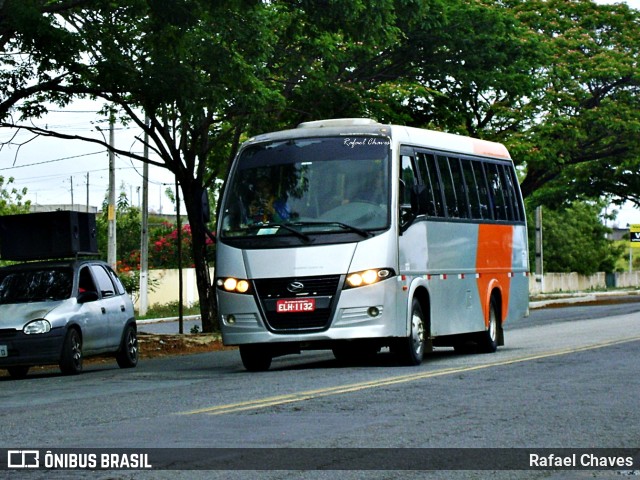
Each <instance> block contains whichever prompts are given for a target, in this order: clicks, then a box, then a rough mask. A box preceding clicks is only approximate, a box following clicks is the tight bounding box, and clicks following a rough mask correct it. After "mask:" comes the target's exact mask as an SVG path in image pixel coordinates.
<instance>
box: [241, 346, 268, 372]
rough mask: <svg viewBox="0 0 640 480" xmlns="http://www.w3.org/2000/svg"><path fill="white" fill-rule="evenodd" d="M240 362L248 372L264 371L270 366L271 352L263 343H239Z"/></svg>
mask: <svg viewBox="0 0 640 480" xmlns="http://www.w3.org/2000/svg"><path fill="white" fill-rule="evenodd" d="M240 358H241V359H242V364H243V365H244V368H246V369H247V370H248V371H250V372H265V371H267V370H269V367H270V366H271V360H272V359H273V357H272V354H271V352H270V351H269V349H268V348H267V347H266V346H264V345H240Z"/></svg>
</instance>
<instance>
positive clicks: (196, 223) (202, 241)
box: [180, 180, 220, 333]
mask: <svg viewBox="0 0 640 480" xmlns="http://www.w3.org/2000/svg"><path fill="white" fill-rule="evenodd" d="M180 185H181V187H182V194H183V198H184V202H185V206H186V208H187V217H188V218H189V224H190V226H191V238H192V247H193V261H194V266H195V271H196V285H197V288H198V297H199V300H200V316H201V318H202V331H203V332H207V333H211V332H216V331H219V330H220V325H219V322H218V312H217V310H218V309H217V302H216V294H215V293H216V292H215V286H214V285H212V281H211V278H210V274H209V261H210V260H211V263H212V264H213V263H214V259H208V258H207V238H208V235H207V231H206V225H205V223H204V221H203V210H202V192H203V191H204V189H203V188H202V186H201V185H200V183H199V182H198V181H197V180H191V182H189V183H187V182H185V183H182V182H181V184H180Z"/></svg>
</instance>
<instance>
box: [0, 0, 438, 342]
mask: <svg viewBox="0 0 640 480" xmlns="http://www.w3.org/2000/svg"><path fill="white" fill-rule="evenodd" d="M433 3H439V2H433ZM42 5H47V6H52V5H56V6H58V7H60V10H59V11H58V12H57V13H56V14H55V15H51V12H50V11H45V8H44V7H43V6H42ZM407 5H411V6H412V7H413V8H411V9H407V8H404V7H406V6H407ZM419 5H420V4H414V2H412V1H411V0H405V1H401V0H398V1H397V2H393V1H390V0H388V1H382V2H381V1H377V2H376V1H373V0H370V1H364V0H361V1H357V2H352V4H348V5H343V4H342V3H340V2H336V1H327V2H322V3H317V2H312V1H304V0H302V1H291V2H259V1H250V0H246V1H242V0H236V1H231V2H224V5H222V4H219V3H217V2H208V1H205V0H178V1H171V2H165V1H161V0H156V1H150V2H146V1H143V0H127V1H121V2H117V4H116V3H114V2H111V1H109V0H96V1H94V2H91V3H90V4H88V3H85V2H79V3H76V4H75V7H69V8H65V9H62V7H63V6H65V7H68V6H69V4H67V3H65V2H62V1H59V2H56V1H55V0H54V1H52V2H45V3H43V4H41V3H39V2H35V1H34V2H30V3H28V7H29V13H30V14H31V15H34V16H38V15H40V17H41V18H40V17H39V18H38V20H39V21H40V22H42V23H43V29H44V30H46V31H48V32H49V36H50V39H51V38H53V37H54V36H56V35H59V36H60V38H63V39H64V41H65V43H66V44H67V47H68V49H69V51H70V52H73V54H69V55H68V57H67V58H63V57H60V58H59V59H58V62H57V63H56V62H45V61H44V56H45V54H46V53H47V48H46V47H44V46H42V45H41V44H39V43H37V44H36V43H34V44H31V43H27V42H24V41H22V36H21V35H22V32H24V31H25V30H28V25H27V24H26V23H25V22H23V23H19V24H18V27H17V28H16V29H15V32H14V40H13V42H14V43H13V44H12V45H10V46H11V47H12V48H13V49H14V50H15V49H18V48H19V49H20V50H21V51H24V52H25V54H27V56H28V57H29V54H30V57H29V58H30V60H31V61H33V62H34V63H33V65H38V64H39V63H41V64H42V65H44V67H45V73H46V75H45V77H46V78H44V79H43V81H42V82H41V83H38V84H37V85H38V86H39V87H38V89H37V91H36V92H35V93H34V92H31V91H29V90H28V89H26V88H24V87H22V88H21V89H18V90H20V92H21V95H22V96H20V95H14V96H12V99H13V98H20V99H26V98H29V99H33V101H32V102H31V103H30V104H29V102H26V101H23V103H21V104H17V103H14V105H13V106H14V107H15V106H16V105H17V108H18V111H20V112H21V113H22V115H23V117H25V118H26V117H29V116H37V115H38V114H41V113H42V112H43V111H44V109H45V107H44V106H43V104H42V101H43V100H49V101H51V100H55V101H58V102H66V101H69V99H70V98H72V97H74V96H82V95H85V96H93V97H95V98H100V99H103V100H105V101H106V102H108V103H107V106H106V107H105V111H104V113H105V114H107V113H109V114H113V113H114V112H113V109H114V108H117V109H119V110H118V111H117V112H115V113H117V114H119V115H121V116H122V120H124V121H128V122H132V123H134V124H136V125H137V126H138V127H140V128H141V129H142V130H144V131H145V132H146V133H147V134H148V135H149V139H150V141H149V148H150V149H151V151H152V152H154V154H155V159H150V160H147V159H144V158H142V157H141V156H139V155H136V154H135V153H131V152H128V151H119V150H116V153H118V154H120V155H124V156H129V157H133V158H137V159H138V160H141V161H148V162H149V163H153V164H156V165H159V166H162V167H165V168H167V169H169V170H170V171H171V172H173V174H174V175H175V176H176V180H177V181H178V183H179V184H180V188H181V190H182V194H183V198H184V199H185V205H186V207H187V215H188V218H189V223H190V225H191V229H192V233H193V240H194V241H193V255H194V261H195V264H196V271H197V286H198V292H199V296H200V305H201V309H202V312H201V313H202V322H203V330H205V331H210V330H211V329H213V328H214V327H215V325H214V318H213V315H212V314H213V312H214V311H215V305H214V300H215V296H214V295H213V291H212V290H211V280H210V279H209V276H208V272H209V270H208V268H207V257H206V238H207V233H206V228H205V225H204V223H203V221H202V204H201V198H202V196H203V191H204V189H205V188H206V187H208V186H210V185H212V184H213V182H214V180H215V178H217V177H221V176H222V175H223V173H224V172H225V171H226V169H227V165H228V163H229V160H230V159H231V158H232V156H233V154H234V153H235V151H236V149H237V147H238V144H239V142H240V140H241V138H242V136H243V135H245V134H249V133H252V132H255V131H257V130H260V129H263V128H265V126H266V125H272V126H273V125H277V124H280V125H283V124H289V125H290V124H291V123H290V122H291V119H292V118H296V119H298V118H300V117H301V116H302V117H304V116H305V115H316V114H322V115H323V116H332V115H333V114H335V113H339V110H338V109H337V108H335V105H350V106H352V107H350V108H343V109H342V110H343V111H345V112H347V111H349V112H355V111H356V110H361V109H360V108H357V105H358V104H359V102H358V100H359V98H360V97H359V95H358V92H361V91H362V89H361V87H359V86H358V81H360V80H362V79H363V78H364V76H365V75H369V76H371V75H373V74H375V73H376V71H375V68H376V64H377V60H382V59H383V58H384V57H385V55H386V54H387V51H388V50H389V49H390V48H391V47H392V45H393V44H394V42H396V41H398V40H400V39H401V36H402V32H401V30H400V29H399V27H398V24H399V23H400V18H399V17H401V18H402V22H406V23H407V24H411V23H413V22H416V21H425V20H426V17H421V16H420V15H418V16H417V18H413V15H414V13H415V12H418V13H419V9H417V8H416V7H418V6H419ZM331 6H334V7H337V6H339V7H340V8H339V9H336V10H332V9H331V8H327V7H331ZM5 7H6V8H8V9H10V10H11V11H10V13H11V14H12V15H10V16H17V14H16V12H18V11H19V10H20V8H19V7H18V6H16V4H15V3H13V2H11V3H9V4H7V5H5ZM401 7H402V8H401ZM334 11H335V12H337V11H339V12H340V14H337V13H336V14H335V18H334V19H333V20H335V22H333V21H329V20H322V19H323V18H324V15H325V14H326V13H327V12H334ZM380 52H383V53H382V54H381V53H380ZM359 58H363V59H365V60H366V61H367V64H366V66H365V67H362V68H360V69H357V68H356V67H357V66H358V65H359V64H358V59H359ZM381 65H382V67H381V68H382V69H384V68H386V67H387V64H386V62H382V63H381ZM355 70H358V71H359V72H361V73H360V74H359V75H355V74H353V71H355ZM53 72H55V75H54V73H53ZM16 75H17V76H20V75H19V73H16ZM38 75H40V74H35V73H34V71H33V69H31V70H25V72H24V74H23V75H22V76H21V77H20V79H21V80H24V83H25V84H26V83H27V81H26V80H33V79H37V80H40V77H39V76H38ZM377 75H379V73H378V74H377ZM373 76H374V77H375V75H373ZM372 78H373V77H372ZM25 79H26V80H25ZM51 79H53V80H55V81H54V82H53V83H46V82H45V81H44V80H51ZM333 80H335V81H333ZM332 85H335V89H334V90H335V91H333V90H332V89H331V88H330V87H331V86H332ZM325 86H326V87H327V88H329V90H331V92H330V93H328V94H326V95H318V92H321V91H322V90H323V89H324V88H325ZM41 92H46V94H47V96H44V95H42V96H39V95H38V94H39V93H41ZM311 99H314V101H313V102H310V100H311ZM328 100H331V102H328ZM307 104H309V105H312V106H314V108H310V109H307V110H306V112H305V114H300V112H299V108H300V107H299V106H303V105H304V106H306V105H307ZM5 105H9V101H7V102H6V103H5ZM330 105H333V106H334V107H331V106H330ZM0 113H1V112H0ZM145 117H147V118H148V119H149V121H148V122H147V121H145ZM278 117H280V118H281V120H279V121H276V122H273V121H272V120H271V119H272V118H276V119H277V118H278ZM2 125H3V126H15V125H16V123H15V122H10V121H9V122H5V123H3V124H2ZM21 128H26V129H28V130H31V131H32V132H34V133H36V134H40V135H55V136H58V137H61V138H70V139H81V138H80V137H76V136H70V135H63V134H60V133H59V132H51V131H49V130H46V129H40V128H37V127H32V126H30V125H25V124H22V125H21ZM84 140H86V141H92V142H94V143H99V144H101V145H104V146H105V147H107V148H108V145H105V142H102V141H100V140H95V139H88V138H84Z"/></svg>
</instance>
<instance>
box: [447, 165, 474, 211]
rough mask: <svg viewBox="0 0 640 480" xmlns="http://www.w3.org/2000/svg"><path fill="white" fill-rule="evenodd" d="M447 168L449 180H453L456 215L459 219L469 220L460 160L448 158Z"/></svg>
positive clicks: (467, 201)
mask: <svg viewBox="0 0 640 480" xmlns="http://www.w3.org/2000/svg"><path fill="white" fill-rule="evenodd" d="M449 168H450V169H451V178H452V179H453V187H454V189H455V194H456V202H457V206H458V208H457V209H458V214H459V216H460V218H470V215H469V200H468V199H467V189H466V186H465V181H464V176H463V174H462V169H461V166H460V160H459V159H458V158H455V157H449Z"/></svg>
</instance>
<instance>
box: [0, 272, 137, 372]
mask: <svg viewBox="0 0 640 480" xmlns="http://www.w3.org/2000/svg"><path fill="white" fill-rule="evenodd" d="M103 354H113V355H115V358H116V360H117V362H118V365H119V366H120V367H121V368H131V367H135V366H136V365H137V363H138V339H137V332H136V323H135V318H134V313H133V304H132V302H131V299H130V298H129V295H128V294H127V293H126V291H125V289H124V287H123V285H122V283H121V282H120V280H119V279H118V277H117V276H116V274H115V272H114V271H113V270H112V269H111V268H110V267H109V266H108V265H107V264H106V263H104V262H102V261H98V260H69V261H54V262H33V263H22V264H19V265H12V266H8V267H3V268H0V368H6V369H7V370H8V371H9V374H10V375H11V376H12V377H14V378H22V377H25V376H26V375H27V373H28V371H29V368H30V367H31V366H33V365H45V364H58V365H59V367H60V370H61V371H62V373H64V374H77V373H80V372H81V371H82V361H83V358H84V357H85V356H89V355H103Z"/></svg>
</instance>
